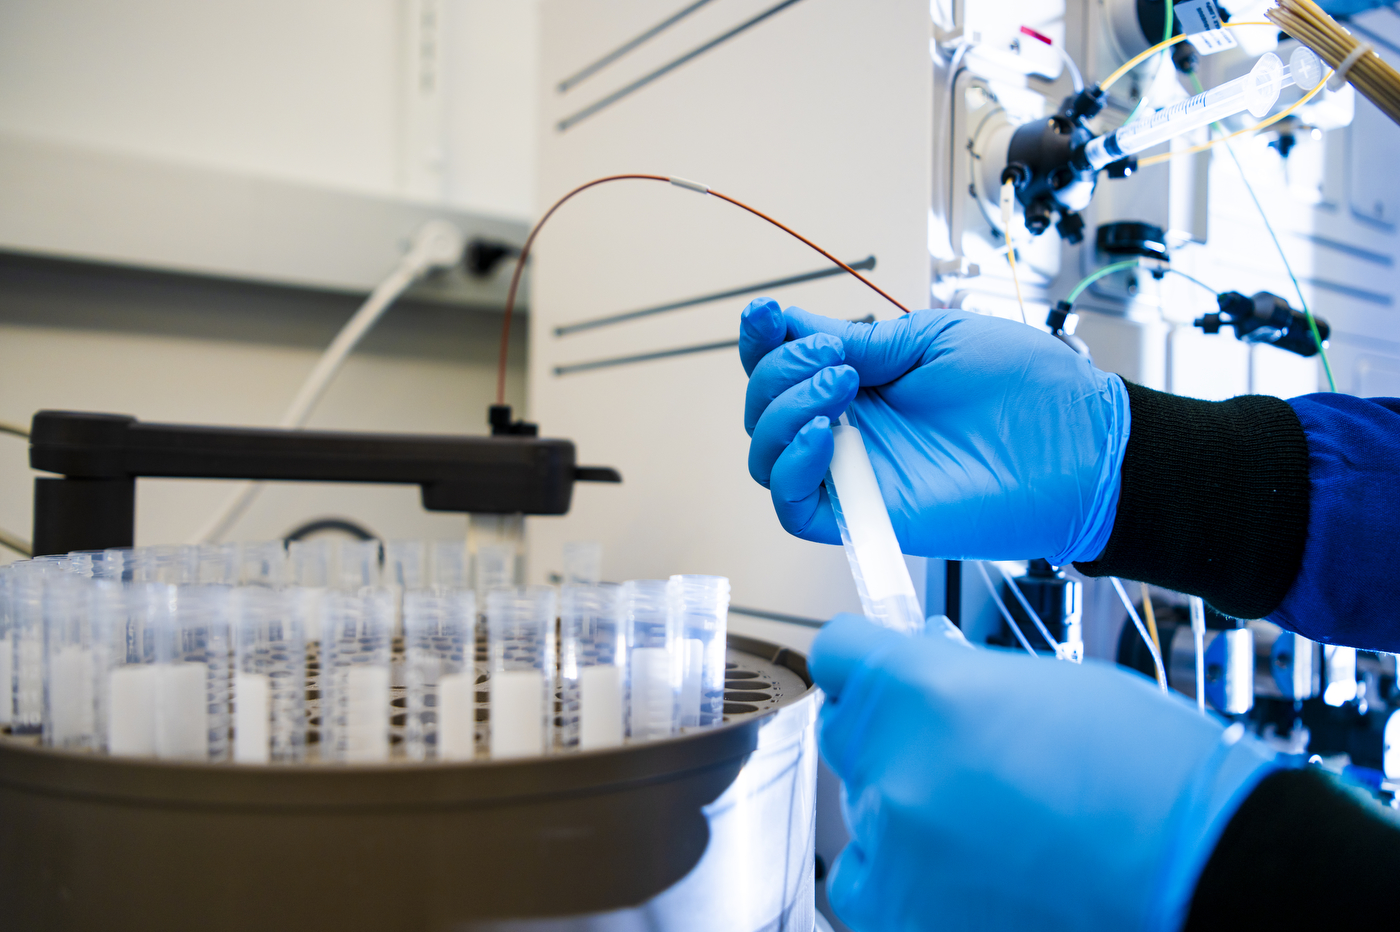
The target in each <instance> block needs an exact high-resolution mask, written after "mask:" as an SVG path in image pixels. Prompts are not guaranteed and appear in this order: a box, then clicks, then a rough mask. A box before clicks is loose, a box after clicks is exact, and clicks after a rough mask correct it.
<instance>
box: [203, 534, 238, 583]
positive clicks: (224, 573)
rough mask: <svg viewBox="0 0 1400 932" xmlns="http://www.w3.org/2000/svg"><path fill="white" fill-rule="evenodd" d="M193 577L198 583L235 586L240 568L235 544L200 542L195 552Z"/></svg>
mask: <svg viewBox="0 0 1400 932" xmlns="http://www.w3.org/2000/svg"><path fill="white" fill-rule="evenodd" d="M195 563H196V569H195V579H194V581H195V582H197V583H199V584H200V585H212V586H236V585H238V583H239V577H240V570H241V567H240V566H239V552H238V545H237V544H200V545H199V547H198V550H197V551H196V553H195Z"/></svg>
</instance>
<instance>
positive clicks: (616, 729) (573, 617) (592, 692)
mask: <svg viewBox="0 0 1400 932" xmlns="http://www.w3.org/2000/svg"><path fill="white" fill-rule="evenodd" d="M620 601H621V587H620V586H615V585H594V586H565V587H564V588H563V589H561V590H560V592H559V678H560V689H561V697H562V701H563V711H562V717H561V723H562V734H561V736H560V744H561V745H562V746H564V747H566V748H573V749H577V750H580V751H594V750H598V749H601V748H611V747H617V746H618V745H620V744H622V740H623V736H624V734H625V731H626V715H625V707H624V703H623V699H624V697H625V696H626V688H627V663H626V661H627V640H626V638H625V637H624V636H623V630H622V620H621V618H620V617H619V614H618V609H619V606H620Z"/></svg>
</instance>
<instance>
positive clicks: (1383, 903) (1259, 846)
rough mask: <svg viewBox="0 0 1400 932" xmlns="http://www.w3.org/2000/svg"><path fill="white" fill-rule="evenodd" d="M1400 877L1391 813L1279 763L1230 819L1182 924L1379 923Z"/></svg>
mask: <svg viewBox="0 0 1400 932" xmlns="http://www.w3.org/2000/svg"><path fill="white" fill-rule="evenodd" d="M1397 877H1400V822H1397V820H1396V819H1395V817H1394V815H1393V814H1387V812H1386V810H1384V809H1382V808H1381V807H1380V806H1379V805H1376V804H1375V803H1374V802H1372V801H1371V800H1368V799H1365V798H1363V797H1360V796H1359V795H1357V794H1356V791H1353V790H1348V789H1345V788H1343V787H1342V786H1340V785H1339V784H1338V783H1337V782H1336V781H1335V780H1334V779H1332V778H1331V777H1330V776H1328V775H1326V774H1324V773H1321V772H1319V771H1317V770H1313V769H1307V770H1282V771H1278V772H1276V773H1273V774H1270V775H1269V776H1268V777H1265V778H1264V780H1262V781H1261V782H1260V783H1259V785H1258V786H1257V787H1255V788H1254V791H1253V792H1252V793H1250V794H1249V798H1247V799H1246V800H1245V801H1244V803H1243V804H1242V805H1241V806H1240V808H1239V811H1238V812H1236V813H1235V815H1234V817H1233V818H1231V819H1230V823H1229V824H1228V825H1226V826H1225V831H1224V832H1223V833H1222V834H1221V836H1220V841H1219V842H1217V843H1216V846H1215V850H1214V851H1213V852H1212V853H1211V856H1210V860H1209V861H1207V862H1206V866H1205V870H1204V871H1202V872H1201V877H1200V879H1199V880H1198V881H1196V891H1195V894H1194V895H1193V896H1192V898H1191V911H1190V913H1189V914H1188V915H1187V919H1186V926H1185V928H1184V929H1183V932H1207V930H1214V929H1229V930H1236V929H1269V930H1270V932H1289V930H1293V929H1299V930H1301V929H1331V928H1382V927H1384V926H1386V925H1391V924H1393V923H1394V921H1395V917H1394V906H1393V905H1392V904H1393V900H1394V894H1395V879H1396V878H1397Z"/></svg>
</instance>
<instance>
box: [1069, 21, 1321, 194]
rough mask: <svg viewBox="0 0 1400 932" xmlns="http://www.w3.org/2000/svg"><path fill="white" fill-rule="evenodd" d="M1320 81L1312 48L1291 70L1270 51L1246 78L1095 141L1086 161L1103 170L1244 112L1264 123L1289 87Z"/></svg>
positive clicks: (1297, 54) (1300, 52)
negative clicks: (1178, 137)
mask: <svg viewBox="0 0 1400 932" xmlns="http://www.w3.org/2000/svg"><path fill="white" fill-rule="evenodd" d="M1321 79H1322V62H1321V60H1319V59H1318V57H1317V55H1315V54H1314V53H1313V52H1312V51H1311V50H1309V49H1307V48H1304V47H1302V46H1299V47H1298V48H1297V49H1296V50H1295V51H1294V52H1293V55H1292V56H1291V57H1290V58H1289V64H1288V66H1287V67H1284V64H1283V62H1282V61H1281V60H1280V59H1279V57H1278V56H1277V55H1275V54H1274V53H1273V52H1269V53H1267V54H1265V55H1263V56H1261V57H1260V59H1259V60H1258V61H1257V62H1255V63H1254V67H1253V68H1252V69H1251V70H1250V72H1249V74H1247V75H1244V76H1242V77H1238V78H1236V79H1235V80H1233V81H1226V82H1225V83H1224V84H1221V85H1218V86H1216V87H1213V88H1211V89H1210V90H1208V91H1205V92H1204V93H1201V94H1197V95H1196V96H1195V97H1191V98H1188V99H1187V100H1183V101H1180V102H1179V103H1175V104H1172V105H1171V106H1170V107H1167V108H1165V109H1163V110H1158V111H1157V112H1156V113H1154V114H1153V115H1152V116H1149V117H1146V118H1144V119H1141V120H1134V121H1133V122H1132V123H1129V124H1128V125H1127V126H1120V127H1119V128H1118V129H1116V130H1114V131H1113V132H1111V133H1105V134H1104V135H1102V136H1099V137H1097V138H1095V139H1093V140H1091V141H1090V142H1089V144H1088V145H1087V146H1085V148H1084V157H1085V160H1086V161H1087V162H1088V163H1089V166H1090V167H1091V168H1093V169H1095V170H1098V169H1100V168H1104V167H1106V166H1108V165H1110V164H1111V163H1113V162H1116V161H1118V160H1119V159H1121V158H1125V157H1126V156H1129V155H1136V154H1137V153H1139V152H1143V151H1145V150H1147V149H1151V148H1152V147H1153V146H1157V145H1161V144H1162V143H1164V142H1166V141H1167V140H1169V139H1172V138H1173V137H1175V136H1180V135H1181V134H1182V133H1189V132H1191V131H1192V130H1194V129H1200V128H1201V127H1202V126H1207V125H1209V124H1211V123H1214V122H1215V121H1216V120H1223V119H1225V118H1226V117H1229V116H1234V115H1235V114H1236V113H1239V112H1241V111H1243V110H1248V111H1249V112H1250V115H1252V116H1253V117H1254V118H1255V119H1259V118H1261V117H1263V116H1264V115H1265V114H1267V113H1268V112H1269V109H1270V108H1271V107H1273V105H1274V102H1275V101H1277V100H1278V95H1279V92H1280V91H1282V90H1283V89H1284V88H1286V87H1292V86H1293V85H1294V84H1297V85H1298V86H1299V87H1304V88H1311V87H1313V86H1314V85H1315V84H1317V82H1318V81H1320V80H1321Z"/></svg>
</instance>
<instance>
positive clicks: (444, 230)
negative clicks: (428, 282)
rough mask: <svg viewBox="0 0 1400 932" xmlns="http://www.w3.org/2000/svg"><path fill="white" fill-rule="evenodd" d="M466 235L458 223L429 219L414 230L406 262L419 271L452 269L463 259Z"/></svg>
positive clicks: (405, 258) (405, 257)
mask: <svg viewBox="0 0 1400 932" xmlns="http://www.w3.org/2000/svg"><path fill="white" fill-rule="evenodd" d="M466 247H467V240H466V237H465V236H463V235H462V231H461V230H459V229H457V225H456V224H454V223H449V222H447V221H446V220H429V221H428V222H427V223H425V224H423V225H422V226H421V227H419V228H418V229H417V231H416V232H414V234H413V237H412V239H410V240H409V243H408V253H407V254H406V255H405V256H404V262H405V264H407V265H410V266H412V267H413V268H414V269H415V270H418V271H419V272H427V271H433V270H437V269H450V268H451V267H452V266H454V265H456V264H457V263H459V262H461V261H462V251H463V250H464V249H466Z"/></svg>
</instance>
